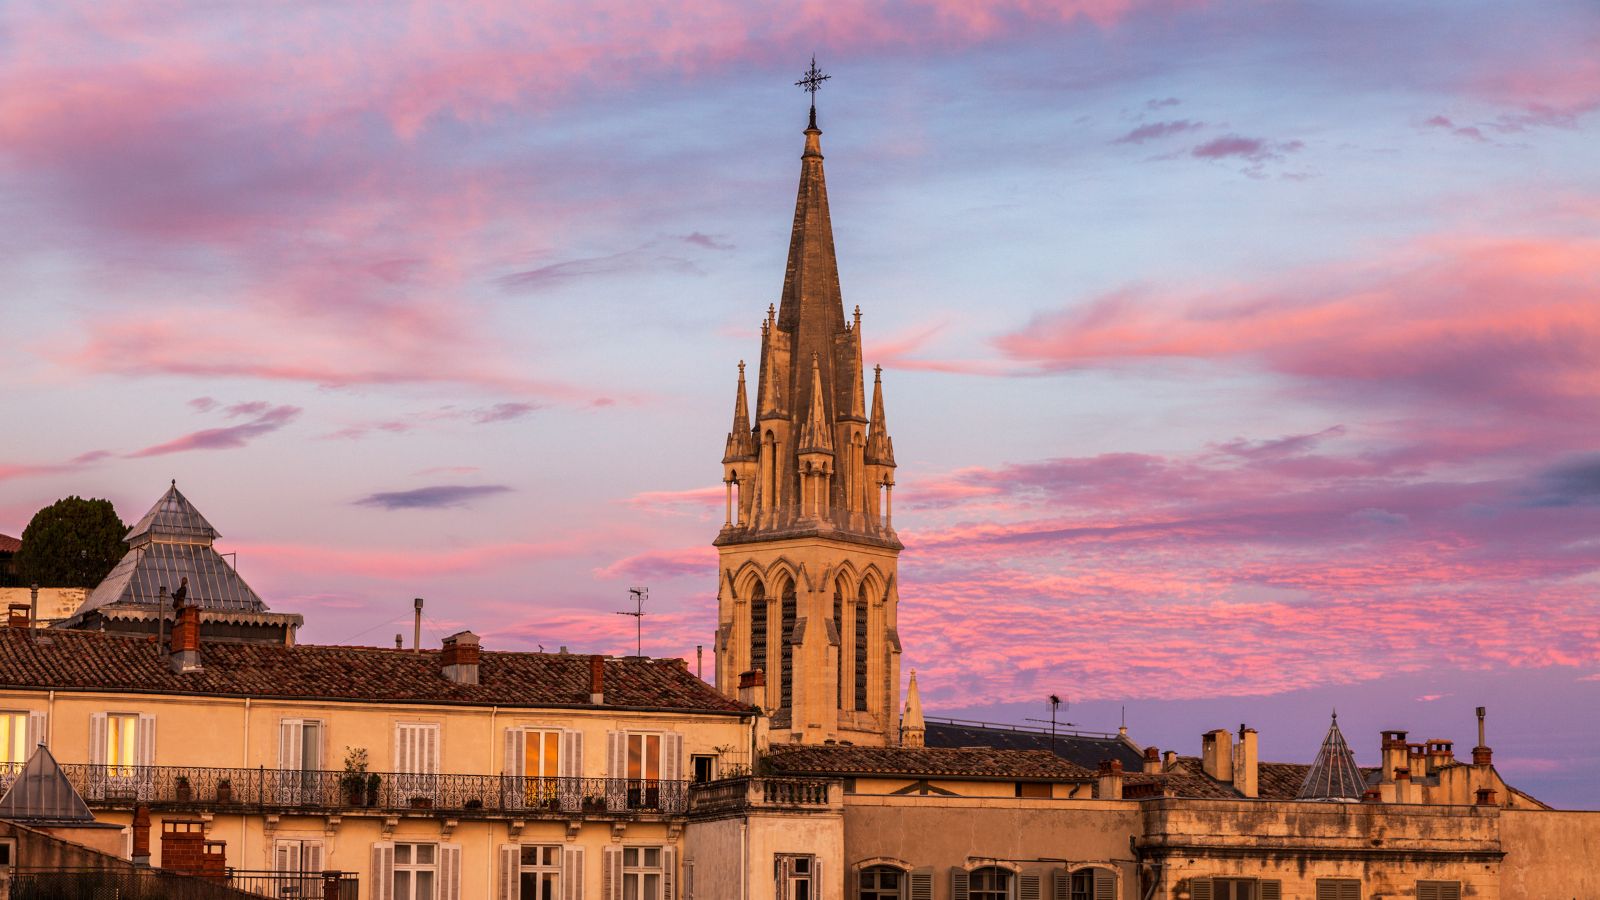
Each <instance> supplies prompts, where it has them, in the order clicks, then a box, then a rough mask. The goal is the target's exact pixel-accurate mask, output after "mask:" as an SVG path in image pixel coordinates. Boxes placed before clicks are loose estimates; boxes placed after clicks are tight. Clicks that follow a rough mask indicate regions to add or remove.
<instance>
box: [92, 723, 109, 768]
mask: <svg viewBox="0 0 1600 900" xmlns="http://www.w3.org/2000/svg"><path fill="white" fill-rule="evenodd" d="M89 762H90V764H92V765H96V766H103V765H105V764H106V714H105V713H95V714H94V715H92V716H90V717H89Z"/></svg>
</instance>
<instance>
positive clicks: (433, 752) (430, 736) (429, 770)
mask: <svg viewBox="0 0 1600 900" xmlns="http://www.w3.org/2000/svg"><path fill="white" fill-rule="evenodd" d="M422 733H423V738H424V747H425V748H426V754H427V755H426V756H425V757H424V758H423V765H424V766H426V768H424V769H423V770H422V774H424V775H437V774H439V726H437V725H424V726H423V727H422Z"/></svg>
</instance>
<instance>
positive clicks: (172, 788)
mask: <svg viewBox="0 0 1600 900" xmlns="http://www.w3.org/2000/svg"><path fill="white" fill-rule="evenodd" d="M61 770H62V772H63V773H65V775H66V776H67V780H68V781H70V782H72V786H73V787H75V788H77V790H78V793H80V794H82V795H83V798H84V799H85V800H87V801H88V802H89V804H90V805H92V806H131V805H133V804H135V803H144V804H149V805H152V806H190V807H197V808H199V807H203V808H226V807H229V806H233V807H238V806H250V807H260V808H268V807H272V808H282V809H295V810H329V811H333V810H343V811H348V810H361V809H370V810H374V811H398V810H419V809H436V810H442V811H447V812H454V813H464V814H467V815H471V814H473V813H492V814H520V815H537V814H539V813H549V814H551V815H572V814H583V813H588V814H596V815H601V814H605V815H632V814H644V813H654V814H661V815H681V814H682V813H684V812H685V811H686V810H687V809H688V805H689V804H688V799H689V782H687V781H642V780H637V779H628V778H528V777H522V776H512V775H416V774H411V773H406V772H371V773H364V774H360V775H355V774H351V773H347V772H343V771H336V770H335V771H330V770H296V769H268V768H263V767H258V768H254V769H213V768H200V767H186V766H98V765H85V764H81V763H67V764H63V765H62V766H61ZM13 777H15V776H14V775H8V774H7V773H0V789H3V787H5V786H8V784H9V781H10V779H11V778H13Z"/></svg>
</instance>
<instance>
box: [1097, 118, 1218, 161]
mask: <svg viewBox="0 0 1600 900" xmlns="http://www.w3.org/2000/svg"><path fill="white" fill-rule="evenodd" d="M1203 127H1205V123H1204V122H1194V121H1190V120H1189V119H1180V120H1177V121H1173V122H1150V123H1147V124H1144V125H1140V126H1139V127H1138V128H1135V129H1133V130H1132V131H1130V132H1128V133H1127V134H1124V135H1123V136H1122V137H1119V138H1117V139H1116V140H1115V141H1112V143H1113V144H1142V143H1144V142H1145V141H1153V140H1159V139H1161V138H1166V137H1171V136H1172V135H1175V134H1182V133H1184V132H1186V131H1194V130H1196V129H1199V128H1203ZM1196 155H1199V154H1198V153H1197V154H1196Z"/></svg>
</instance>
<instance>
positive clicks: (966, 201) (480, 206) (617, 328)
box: [0, 0, 1600, 808]
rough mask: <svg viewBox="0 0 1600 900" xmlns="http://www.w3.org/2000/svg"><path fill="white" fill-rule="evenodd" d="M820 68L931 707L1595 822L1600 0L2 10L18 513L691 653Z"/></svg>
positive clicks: (376, 628) (322, 612)
mask: <svg viewBox="0 0 1600 900" xmlns="http://www.w3.org/2000/svg"><path fill="white" fill-rule="evenodd" d="M1446 9H1447V11H1446ZM812 53H815V54H816V55H817V59H818V63H819V65H820V66H821V67H822V68H823V69H825V70H826V71H828V72H829V73H831V74H832V75H833V78H832V80H831V81H829V82H828V84H827V86H826V87H825V89H824V90H823V91H822V93H821V94H820V95H819V97H818V106H819V118H820V124H821V127H822V129H823V131H824V134H823V137H822V146H823V151H824V153H825V154H826V157H827V163H826V166H827V174H828V187H829V194H830V201H831V205H832V212H833V220H834V229H835V235H836V239H837V243H838V254H839V264H840V276H841V282H842V285H843V291H844V297H845V303H846V304H847V306H850V305H854V304H860V306H861V309H862V314H863V325H862V328H863V335H864V340H865V342H866V357H867V359H866V362H867V364H868V365H871V364H873V363H879V364H882V365H883V366H884V369H885V371H884V384H885V393H886V400H887V408H888V420H889V425H890V428H891V431H892V433H893V435H894V440H895V449H896V457H897V459H898V461H899V463H900V468H899V470H898V473H897V483H898V489H897V490H896V491H895V514H896V515H895V524H896V526H897V527H898V528H899V530H900V536H901V538H902V539H903V541H904V542H905V544H906V548H907V549H906V552H905V554H904V556H903V557H902V561H901V588H900V596H901V605H900V633H901V635H902V638H903V640H904V643H905V659H904V668H905V669H907V670H909V669H912V668H915V669H917V671H918V673H919V674H918V680H919V683H920V685H921V687H922V690H923V695H924V702H925V705H926V706H927V708H928V711H929V713H930V714H931V715H941V714H942V715H959V716H966V717H972V718H984V719H989V720H997V721H1008V722H1021V721H1023V720H1024V719H1026V718H1028V717H1041V716H1048V709H1047V707H1046V705H1045V703H1044V698H1045V697H1046V696H1047V695H1048V694H1050V693H1058V694H1061V695H1063V696H1064V697H1066V698H1067V699H1068V700H1069V701H1070V703H1071V706H1070V707H1069V709H1068V711H1067V713H1066V714H1065V718H1067V719H1069V720H1071V721H1073V722H1076V723H1078V724H1079V725H1081V726H1083V727H1086V728H1091V729H1103V730H1115V728H1116V726H1117V724H1118V721H1119V716H1120V715H1121V714H1122V712H1123V708H1125V710H1126V717H1127V723H1128V726H1129V728H1130V731H1131V733H1132V735H1133V737H1134V738H1135V739H1136V740H1138V741H1140V742H1141V743H1155V744H1158V745H1160V746H1162V747H1163V748H1166V747H1172V748H1175V749H1177V750H1179V751H1180V752H1183V753H1187V754H1193V753H1198V751H1199V746H1200V740H1199V736H1200V732H1201V731H1203V730H1206V729H1209V728H1213V727H1229V728H1234V727H1237V726H1238V725H1239V724H1240V723H1241V722H1247V723H1249V724H1250V725H1251V726H1253V727H1256V728H1258V729H1260V731H1261V735H1262V737H1261V740H1262V745H1263V749H1262V754H1263V758H1264V759H1271V760H1283V761H1309V760H1310V759H1311V757H1312V756H1313V755H1314V754H1315V752H1316V749H1317V744H1318V742H1319V741H1320V738H1321V736H1322V733H1323V731H1324V730H1325V728H1326V724H1327V716H1328V713H1329V711H1330V709H1331V708H1333V707H1337V708H1338V709H1339V713H1340V723H1341V725H1342V726H1343V727H1344V729H1345V733H1346V735H1347V736H1348V737H1349V739H1350V741H1351V743H1352V744H1353V745H1354V747H1355V749H1356V752H1357V757H1358V759H1359V760H1360V761H1361V762H1362V763H1363V764H1374V763H1375V762H1376V756H1377V750H1378V731H1379V729H1381V728H1409V729H1411V731H1412V736H1413V738H1414V739H1422V738H1432V737H1440V738H1454V739H1455V740H1456V741H1457V746H1458V749H1459V748H1464V747H1469V746H1470V745H1471V744H1472V743H1475V737H1476V734H1475V722H1474V719H1473V715H1472V708H1473V707H1474V706H1477V705H1486V706H1488V707H1489V734H1490V743H1491V744H1492V745H1494V747H1495V749H1496V757H1495V759H1496V764H1497V765H1498V766H1499V768H1500V770H1501V772H1502V773H1503V774H1504V775H1505V776H1506V778H1507V779H1508V780H1509V781H1510V782H1511V783H1513V784H1515V785H1518V786H1520V787H1523V788H1525V789H1528V790H1530V791H1531V792H1533V793H1534V794H1535V795H1537V796H1539V797H1541V799H1544V800H1546V801H1547V802H1551V803H1553V804H1555V805H1558V806H1588V807H1596V808H1600V744H1597V742H1596V740H1595V737H1596V735H1600V417H1597V411H1600V405H1597V404H1600V9H1597V8H1596V6H1595V5H1594V3H1593V2H1591V0H1572V2H1561V0H1546V2H1531V3H1517V4H1511V3H1505V2H1503V0H1484V2H1477V0H1456V2H1452V3H1450V4H1448V6H1447V7H1446V6H1443V5H1440V4H1430V3H1423V2H1415V0H1385V2H1340V3H1294V2H1287V0H1284V2H1268V0H1261V2H1251V0H1240V2H1233V0H1219V2H1203V0H1079V2H1050V0H1012V2H996V3H989V4H981V3H977V2H968V0H905V2H897V3H867V2H860V0H830V2H827V3H792V2H790V3H769V4H757V3H752V2H746V0H736V2H735V0H705V2H687V3H683V4H653V5H649V6H646V5H644V4H640V3H635V2H631V0H582V2H577V0H574V2H563V3H539V2H535V3H530V2H526V0H517V2H509V0H506V2H479V3H466V2H460V3H437V4H415V5H405V4H399V3H395V4H382V3H349V4H343V5H341V4H335V3H304V4H298V5H295V4H265V3H259V4H258V3H226V2H224V3H192V4H183V3H175V2H166V0H145V2H103V0H95V2H84V3H70V2H64V0H50V2H27V0H13V2H8V3H4V4H0V285H3V288H0V335H3V337H4V341H3V343H0V348H3V349H0V375H3V377H4V382H5V387H4V394H3V396H4V399H3V401H0V411H3V421H0V434H3V436H4V437H3V441H0V532H3V533H7V534H11V535H18V534H20V533H21V531H22V529H23V527H24V526H25V525H26V524H27V521H28V518H29V517H30V516H31V515H32V513H33V512H34V511H35V510H36V509H38V508H39V507H41V506H43V505H45V504H48V503H49V502H51V501H53V500H55V499H57V498H58V497H61V496H65V495H67V494H79V495H83V496H94V497H106V498H109V499H110V500H112V501H113V502H114V503H115V504H116V506H117V508H118V510H119V511H120V512H121V514H122V516H123V518H124V519H126V520H128V521H130V522H131V521H133V520H134V519H136V518H137V517H138V516H140V515H141V514H142V513H143V512H144V511H145V510H146V509H147V508H148V507H149V506H150V505H151V504H152V503H153V502H154V501H155V500H156V499H157V498H158V497H159V496H160V495H161V493H162V491H163V489H164V488H165V487H166V484H167V481H168V479H171V478H176V479H177V481H178V486H179V488H180V489H181V490H183V491H184V493H185V494H186V495H187V496H188V497H189V498H190V499H191V500H192V501H193V502H194V503H195V504H196V505H197V506H198V507H199V508H200V509H201V511H202V512H204V513H205V514H206V515H207V516H208V517H209V518H210V519H211V521H212V522H213V523H214V524H215V525H216V526H217V527H218V529H219V530H220V531H221V532H222V533H223V535H224V538H223V540H222V541H221V542H220V546H219V549H221V550H223V551H224V552H232V551H237V553H238V562H239V569H240V572H241V574H242V575H243V576H244V577H245V579H246V580H248V581H249V582H250V584H251V585H252V586H254V587H255V588H256V590H257V591H258V592H259V593H260V594H261V595H262V596H263V597H264V599H266V601H267V602H268V604H269V605H270V606H271V607H272V608H273V609H275V610H279V611H289V612H299V613H303V614H304V615H305V616H306V626H305V628H304V629H303V630H302V633H301V635H302V638H303V639H305V640H308V641H311V642H318V643H368V644H378V645H383V644H388V643H390V642H392V640H393V636H394V634H395V633H396V632H400V631H404V632H406V633H407V634H408V635H409V632H410V627H409V618H410V615H411V598H412V597H417V596H420V597H425V598H427V614H428V622H427V628H426V629H425V634H426V636H427V640H428V641H429V642H432V643H436V642H437V640H438V638H440V637H442V636H443V635H446V634H449V633H451V632H454V631H457V630H459V629H462V628H471V629H473V630H474V631H477V632H478V633H480V634H482V635H483V636H484V640H485V645H486V646H488V647H490V648H514V649H536V648H538V647H540V646H543V647H544V648H545V649H550V650H554V649H555V648H556V647H558V646H561V645H568V646H570V647H572V648H573V649H574V650H584V651H597V652H614V653H620V652H632V647H633V643H632V639H633V629H632V626H633V622H632V621H631V620H629V619H626V618H623V617H621V616H617V615H614V612H615V611H617V610H620V609H623V608H625V607H626V605H627V588H628V587H629V586H632V585H647V586H649V588H650V601H649V604H648V606H647V610H648V611H649V613H650V615H649V616H648V617H647V618H646V619H645V625H644V649H645V652H646V653H648V654H651V655H671V656H680V655H681V656H687V657H688V658H689V659H690V660H691V664H692V660H693V658H694V652H695V646H696V645H697V644H705V645H707V660H706V673H707V676H708V677H709V675H710V671H711V664H712V663H711V659H710V649H709V645H710V643H711V635H712V630H713V628H714V625H715V616H716V601H715V577H716V576H715V554H714V552H713V550H712V548H711V546H710V542H711V540H712V538H714V537H715V535H716V532H717V529H718V527H719V526H720V524H721V522H722V504H721V497H722V493H721V488H720V485H719V479H720V477H721V469H720V466H719V460H720V458H721V454H722V449H723V440H724V437H725V435H726V432H727V430H728V426H729V420H730V412H731V407H732V400H733V391H734V379H735V375H736V364H737V363H738V361H739V360H740V359H754V358H755V357H756V354H757V352H758V347H759V323H760V321H761V319H762V318H763V316H764V315H765V310H766V307H767V304H768V303H771V302H775V301H776V300H777V298H778V293H779V290H780V288H781V286H782V279H783V265H784V255H785V252H786V250H787V241H788V228H789V224H790V219H791V216H792V214H793V204H794V192H795V185H796V180H797V178H798V175H799V156H800V151H801V147H802V136H801V133H800V132H801V129H802V128H803V127H804V124H805V115H806V100H805V95H804V94H803V93H802V92H801V91H800V90H798V89H797V88H796V87H794V86H793V82H794V81H795V80H796V79H797V78H798V77H799V76H800V74H801V72H802V70H803V69H804V68H805V66H806V65H807V63H808V62H809V61H810V58H811V54H812Z"/></svg>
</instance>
